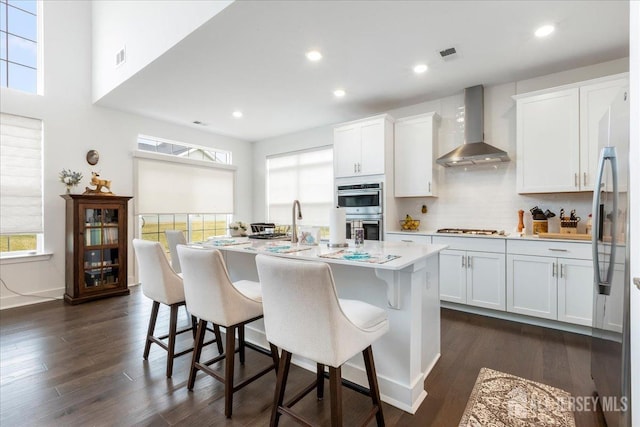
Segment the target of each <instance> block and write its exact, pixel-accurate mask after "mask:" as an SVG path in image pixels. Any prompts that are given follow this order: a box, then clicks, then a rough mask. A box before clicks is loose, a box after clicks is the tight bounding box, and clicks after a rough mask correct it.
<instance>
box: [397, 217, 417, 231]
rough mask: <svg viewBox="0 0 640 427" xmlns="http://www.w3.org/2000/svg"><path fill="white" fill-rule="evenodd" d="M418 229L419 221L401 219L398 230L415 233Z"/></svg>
mask: <svg viewBox="0 0 640 427" xmlns="http://www.w3.org/2000/svg"><path fill="white" fill-rule="evenodd" d="M419 227H420V220H419V219H411V220H406V219H401V220H400V229H401V230H402V231H417V230H418V228H419Z"/></svg>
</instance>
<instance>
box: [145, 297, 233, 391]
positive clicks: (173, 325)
mask: <svg viewBox="0 0 640 427" xmlns="http://www.w3.org/2000/svg"><path fill="white" fill-rule="evenodd" d="M183 305H185V303H184V301H182V302H179V303H176V304H171V305H169V309H170V310H171V312H170V314H169V333H168V334H165V335H160V336H155V335H154V331H155V328H156V321H157V320H158V311H159V310H160V303H159V302H158V301H154V302H153V307H152V308H151V317H150V318H149V328H148V330H147V339H146V342H145V345H144V354H143V358H144V360H147V359H148V358H149V350H150V349H151V344H152V343H155V344H157V345H158V346H160V347H161V348H163V349H164V350H166V351H167V378H171V375H172V374H173V359H175V358H176V357H180V356H183V355H185V354H187V353H189V352H191V351H193V349H194V347H193V346H192V347H189V348H187V349H184V350H181V351H179V352H177V353H176V351H175V348H176V337H177V336H178V335H180V334H182V333H185V332H189V331H192V332H193V337H194V339H195V338H196V328H197V323H198V319H197V318H196V317H195V316H191V326H190V327H188V328H183V329H180V330H178V309H179V308H180V306H183ZM205 326H206V324H205ZM207 330H209V331H211V332H213V334H214V336H215V338H214V339H212V340H210V341H207V342H204V334H203V344H202V345H203V346H204V345H208V344H211V343H214V342H215V343H217V345H218V352H219V353H220V354H222V352H223V348H222V339H221V335H220V328H219V327H218V325H213V329H210V328H207ZM163 340H167V342H166V343H165V342H164V341H163Z"/></svg>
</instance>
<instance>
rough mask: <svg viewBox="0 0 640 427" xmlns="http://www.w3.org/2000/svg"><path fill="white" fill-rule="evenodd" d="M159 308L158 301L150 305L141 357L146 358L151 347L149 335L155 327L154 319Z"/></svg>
mask: <svg viewBox="0 0 640 427" xmlns="http://www.w3.org/2000/svg"><path fill="white" fill-rule="evenodd" d="M159 309H160V303H159V302H158V301H154V302H153V306H152V307H151V317H150V318H149V329H147V342H145V344H144V354H143V356H142V358H143V359H144V360H147V359H148V358H149V350H150V349H151V343H152V342H153V341H151V337H152V336H153V331H154V330H155V328H156V320H158V310H159Z"/></svg>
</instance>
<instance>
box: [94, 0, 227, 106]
mask: <svg viewBox="0 0 640 427" xmlns="http://www.w3.org/2000/svg"><path fill="white" fill-rule="evenodd" d="M91 3H92V4H93V27H92V30H93V32H92V34H91V36H92V37H91V39H92V40H93V50H92V52H93V100H94V102H95V101H97V100H99V99H100V98H102V97H103V96H104V95H106V94H107V93H108V92H110V91H111V90H112V89H114V88H115V87H117V86H118V85H119V84H121V83H122V82H124V81H125V80H127V79H128V78H129V77H131V76H133V75H134V74H135V73H137V72H138V71H140V70H141V69H142V68H144V67H145V66H147V65H149V64H150V63H151V62H152V61H153V60H155V59H156V58H158V57H159V56H160V55H162V54H163V53H165V52H166V51H167V50H169V49H170V48H171V47H173V46H174V45H175V44H176V43H178V42H179V41H180V40H182V39H183V38H185V37H186V36H187V35H188V34H189V33H191V32H192V31H193V30H195V29H196V28H198V27H199V26H201V25H202V24H204V23H205V22H207V21H208V20H209V19H211V18H212V17H214V16H215V15H217V14H218V13H220V12H221V11H222V10H223V9H224V8H226V7H227V6H228V5H230V4H231V3H233V0H229V1H227V0H225V1H210V0H197V1H193V0H181V1H160V2H158V1H155V2H151V1H92V2H91ZM141 23H144V24H143V25H141ZM123 47H124V48H125V51H126V62H125V63H123V64H122V65H120V66H118V67H116V62H115V57H116V52H118V51H119V50H120V49H122V48H123Z"/></svg>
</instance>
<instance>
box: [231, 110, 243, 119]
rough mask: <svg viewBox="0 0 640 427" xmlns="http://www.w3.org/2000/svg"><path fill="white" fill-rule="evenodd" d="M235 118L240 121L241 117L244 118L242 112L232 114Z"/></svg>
mask: <svg viewBox="0 0 640 427" xmlns="http://www.w3.org/2000/svg"><path fill="white" fill-rule="evenodd" d="M232 115H233V117H235V118H236V119H239V118H240V117H242V111H234V112H233V113H232Z"/></svg>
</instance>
